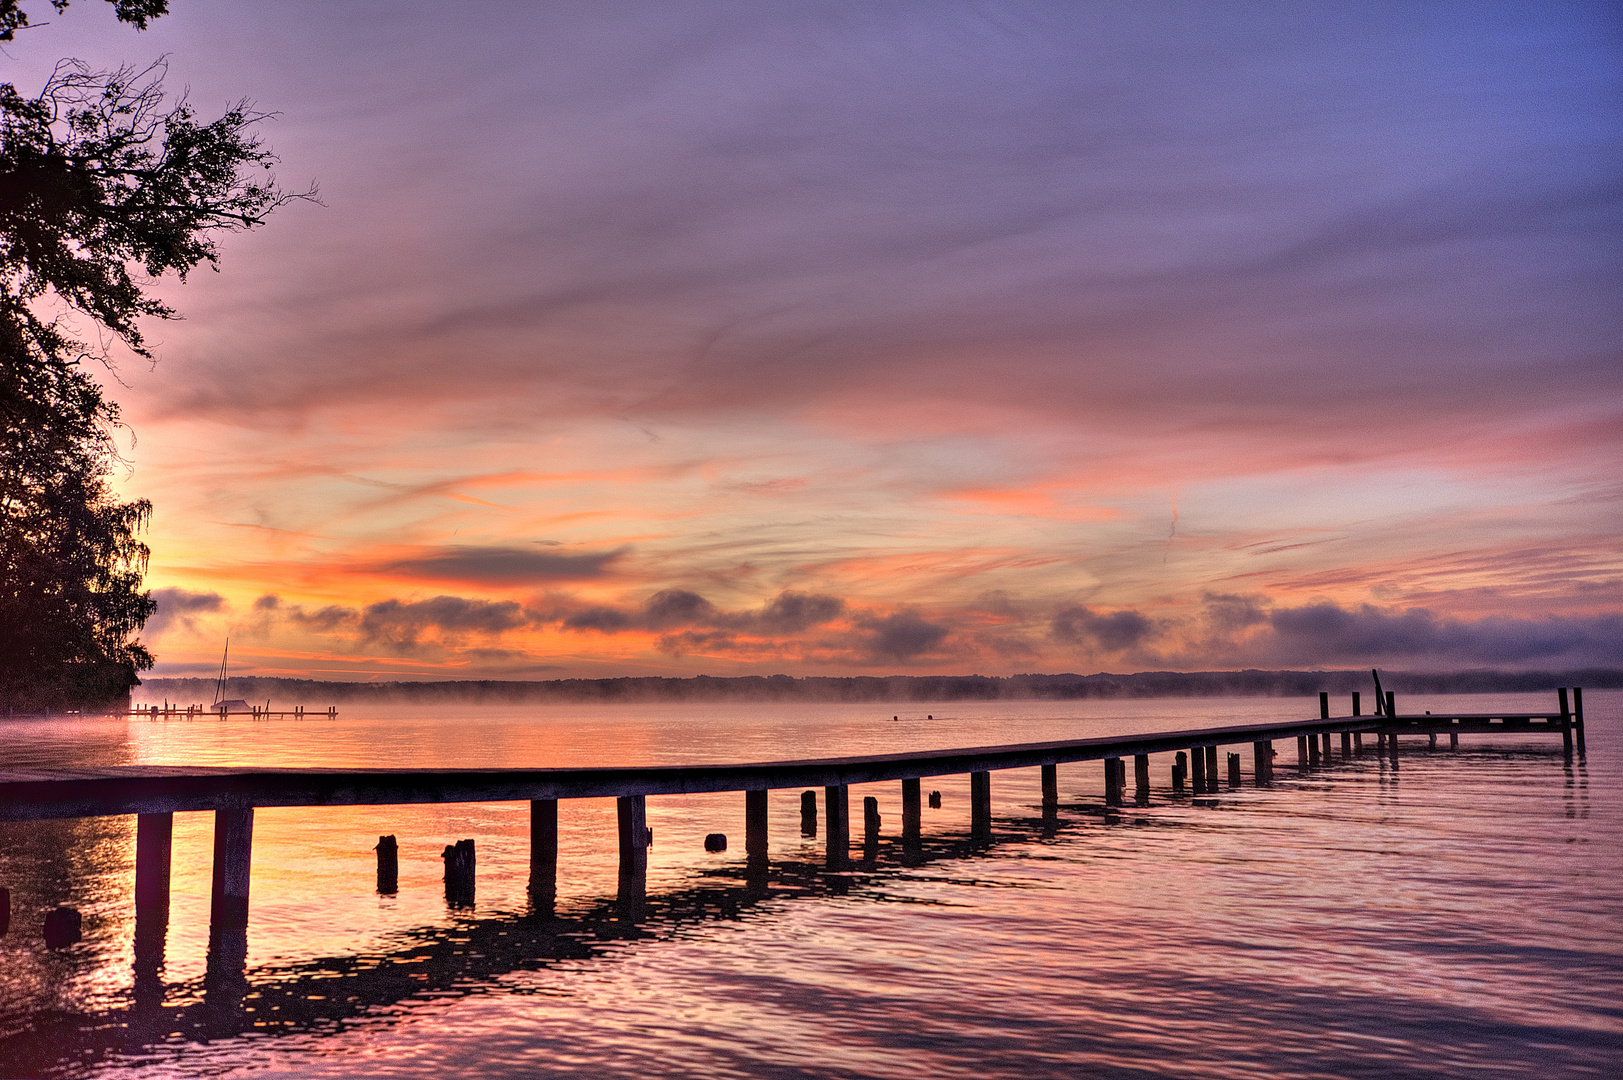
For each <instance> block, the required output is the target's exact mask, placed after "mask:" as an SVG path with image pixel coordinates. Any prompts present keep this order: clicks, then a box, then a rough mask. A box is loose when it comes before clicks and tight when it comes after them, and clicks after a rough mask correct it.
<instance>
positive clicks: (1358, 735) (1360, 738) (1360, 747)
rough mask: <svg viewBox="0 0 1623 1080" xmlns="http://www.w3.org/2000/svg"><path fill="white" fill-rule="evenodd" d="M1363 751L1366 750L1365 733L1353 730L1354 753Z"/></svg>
mask: <svg viewBox="0 0 1623 1080" xmlns="http://www.w3.org/2000/svg"><path fill="white" fill-rule="evenodd" d="M1354 715H1356V714H1354ZM1363 752H1364V733H1363V732H1362V731H1355V732H1353V753H1355V754H1362V753H1363Z"/></svg>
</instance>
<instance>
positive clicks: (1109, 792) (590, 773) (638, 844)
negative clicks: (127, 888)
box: [0, 689, 1584, 965]
mask: <svg viewBox="0 0 1623 1080" xmlns="http://www.w3.org/2000/svg"><path fill="white" fill-rule="evenodd" d="M1386 699H1387V700H1386V701H1385V702H1383V705H1385V706H1386V708H1387V710H1388V711H1387V712H1386V713H1385V714H1383V715H1377V716H1364V715H1360V713H1359V710H1358V705H1357V696H1356V695H1354V712H1353V714H1352V715H1350V716H1339V717H1332V716H1330V715H1329V712H1330V708H1329V698H1328V695H1320V710H1319V711H1320V715H1319V717H1317V718H1315V719H1312V720H1305V721H1295V722H1288V723H1272V724H1249V725H1239V726H1229V727H1216V728H1202V729H1195V730H1186V731H1173V732H1161V733H1147V734H1134V735H1117V736H1105V737H1099V738H1091V739H1074V740H1067V741H1061V742H1042V743H1024V744H1019V745H1013V746H981V747H971V748H966V749H957V750H931V751H921V752H912V753H900V754H875V755H866V756H859V757H839V758H818V759H811V760H802V761H774V762H760V763H752V764H737V765H663V766H646V767H637V768H620V767H598V768H572V769H251V768H197V767H184V766H159V765H147V766H118V767H106V768H85V769H6V770H0V820H6V821H31V820H43V819H51V818H75V817H96V816H104V815H113V814H134V815H137V821H138V824H137V833H136V871H135V908H136V928H135V936H136V952H137V963H138V965H139V964H140V963H141V961H142V955H143V953H145V954H146V955H148V956H150V955H151V953H152V950H153V949H154V948H156V949H157V950H158V953H159V955H161V951H162V941H163V936H164V931H165V928H166V927H167V925H168V916H169V877H170V850H171V835H172V829H173V815H174V814H175V813H177V812H195V811H205V810H212V811H214V814H215V831H214V870H213V894H212V895H213V901H212V904H211V908H210V912H211V914H210V930H211V942H215V941H216V939H219V938H220V935H221V934H225V935H227V936H226V937H225V938H223V939H220V940H219V941H218V943H217V946H216V944H211V956H212V955H213V954H214V951H215V950H216V947H218V949H219V950H222V951H224V952H228V953H230V954H232V955H235V954H237V953H238V952H241V951H243V950H244V949H245V941H246V938H245V937H244V936H243V935H245V933H246V927H247V924H248V913H249V906H248V898H249V885H250V879H251V863H252V846H253V823H254V810H255V809H256V808H257V807H263V806H278V807H279V806H311V807H315V806H354V805H384V804H406V803H456V802H521V801H528V802H529V804H530V839H531V843H530V893H531V899H532V902H533V904H534V906H535V907H536V909H537V910H538V911H543V912H550V911H551V910H552V907H553V904H554V901H555V899H556V895H557V882H558V802H559V800H564V799H587V798H613V799H616V800H617V802H618V820H619V828H618V830H617V832H618V840H619V858H620V875H619V893H620V900H621V902H622V903H623V904H624V905H625V909H626V911H627V912H628V913H629V914H630V915H631V916H632V917H633V918H634V917H636V914H637V912H639V911H640V910H641V907H642V904H643V900H644V894H645V892H646V886H647V867H648V855H647V848H648V844H649V841H650V834H649V831H648V828H647V817H646V799H647V798H648V797H649V796H655V797H658V796H665V795H688V794H697V793H712V792H742V793H744V806H743V810H744V817H745V829H744V831H745V851H746V854H747V856H748V861H749V864H750V867H751V869H752V871H755V872H763V873H764V871H765V868H766V865H767V821H768V817H767V798H768V794H767V793H768V792H769V791H771V790H774V789H792V788H799V789H808V790H805V791H804V793H803V795H802V801H801V807H802V834H803V835H815V831H816V827H817V815H816V794H815V789H816V788H822V789H823V804H824V807H823V819H824V820H823V832H824V837H825V843H826V848H827V867H828V869H829V870H831V871H841V870H844V869H845V868H847V867H848V866H849V865H850V843H851V837H850V831H851V830H850V809H849V797H848V791H849V788H850V785H852V784H870V783H883V782H895V781H900V782H901V785H902V840H903V850H904V851H907V850H916V849H917V846H918V844H919V839H920V780H921V779H922V778H924V777H935V776H947V775H954V774H962V773H968V774H969V775H970V781H971V783H970V821H969V834H970V837H971V839H972V841H973V842H975V843H978V844H985V843H990V842H991V841H992V839H993V822H992V802H991V785H992V779H991V774H992V773H993V772H997V771H999V770H1003V769H1019V768H1032V767H1038V768H1041V770H1042V811H1043V814H1044V816H1045V818H1051V817H1052V816H1053V815H1054V814H1055V813H1056V812H1057V809H1058V802H1059V796H1058V780H1057V770H1058V766H1060V765H1062V764H1073V763H1077V762H1087V761H1103V762H1104V763H1105V772H1104V781H1105V804H1106V806H1107V808H1113V807H1116V806H1120V805H1121V804H1122V803H1123V802H1124V799H1125V788H1126V777H1127V771H1126V759H1127V758H1129V757H1130V758H1132V759H1133V766H1134V768H1133V776H1134V785H1133V786H1134V791H1133V801H1134V803H1135V804H1136V805H1138V806H1146V805H1148V804H1149V802H1150V797H1151V791H1150V783H1149V779H1150V771H1149V759H1150V755H1152V754H1169V753H1170V754H1174V755H1175V756H1176V759H1177V762H1178V763H1177V764H1175V765H1174V766H1173V770H1174V771H1173V777H1172V784H1171V792H1172V797H1173V798H1174V799H1178V798H1182V797H1185V796H1186V795H1193V796H1200V795H1203V794H1213V793H1216V792H1217V791H1218V788H1219V781H1220V779H1221V777H1220V775H1219V769H1218V761H1219V758H1218V748H1219V747H1230V746H1235V747H1241V748H1243V747H1245V746H1246V745H1247V744H1249V745H1250V747H1251V750H1252V754H1251V759H1252V761H1253V762H1254V767H1253V771H1252V777H1251V779H1252V782H1253V783H1254V784H1258V785H1262V786H1266V785H1268V784H1269V783H1271V782H1272V781H1273V779H1274V775H1275V769H1276V767H1277V765H1278V763H1277V762H1276V760H1275V758H1276V754H1275V751H1274V749H1273V744H1274V742H1275V741H1278V740H1290V739H1294V740H1296V743H1297V754H1298V757H1297V766H1298V768H1299V769H1300V770H1302V771H1304V772H1305V771H1310V770H1313V769H1316V768H1319V767H1320V766H1321V765H1324V764H1328V763H1329V762H1330V761H1331V760H1332V752H1333V747H1334V741H1333V739H1332V736H1338V735H1339V736H1340V750H1341V755H1342V757H1343V758H1344V759H1346V758H1348V757H1350V756H1356V755H1361V754H1362V753H1363V752H1364V750H1363V736H1365V735H1374V737H1375V740H1376V749H1377V751H1378V752H1379V753H1381V754H1383V755H1388V756H1390V757H1391V759H1392V760H1393V761H1394V762H1395V761H1396V759H1397V757H1398V755H1399V752H1400V740H1402V739H1405V738H1409V739H1413V738H1414V737H1416V736H1422V735H1423V736H1427V737H1428V741H1429V745H1430V746H1433V747H1435V746H1436V736H1437V735H1438V734H1442V733H1445V732H1446V733H1447V734H1449V736H1450V746H1451V747H1454V746H1457V745H1458V741H1459V737H1460V736H1462V735H1470V736H1482V735H1496V734H1514V735H1523V736H1525V735H1528V734H1548V735H1551V736H1558V737H1560V738H1561V740H1562V746H1563V749H1564V751H1565V752H1566V753H1567V754H1568V755H1570V754H1571V753H1572V752H1573V751H1574V749H1575V748H1576V750H1577V752H1578V753H1579V754H1582V753H1583V751H1584V735H1583V732H1584V728H1583V692H1582V691H1581V690H1579V689H1574V690H1573V691H1572V697H1571V698H1570V700H1569V697H1568V693H1567V691H1566V690H1565V689H1563V690H1561V691H1559V692H1558V694H1557V708H1556V710H1555V711H1553V712H1548V713H1510V714H1506V713H1493V714H1450V713H1438V714H1435V715H1434V714H1431V713H1426V714H1422V715H1400V714H1397V713H1396V709H1395V703H1394V700H1393V696H1392V695H1391V694H1388V695H1386ZM1226 760H1227V766H1228V767H1227V783H1228V785H1229V786H1230V787H1231V788H1232V787H1236V786H1238V785H1239V784H1240V783H1241V782H1242V776H1241V772H1240V767H1241V766H1240V763H1241V761H1242V760H1243V757H1242V755H1241V754H1236V753H1230V754H1229V755H1228V756H1227V759H1226ZM1189 764H1192V765H1193V768H1192V769H1190V768H1189ZM1186 785H1187V786H1188V788H1192V790H1187V789H1186ZM930 801H931V805H932V806H936V805H938V803H939V799H938V797H937V795H936V793H934V792H932V793H931V800H930ZM879 831H880V820H879V814H878V810H877V807H876V806H875V805H874V804H872V803H871V802H869V803H867V804H865V807H864V829H863V840H864V848H865V852H866V857H867V858H869V859H871V858H872V857H873V856H872V851H873V850H874V849H875V846H876V844H877V840H878V835H879ZM464 845H466V846H465V848H464ZM397 850H398V849H397V845H396V842H395V838H394V837H392V836H390V837H380V838H379V842H378V858H379V867H378V869H379V873H378V881H379V888H380V890H382V889H384V887H385V883H386V882H387V883H388V884H389V888H390V890H391V891H392V888H393V882H394V879H395V872H394V871H395V859H396V852H397ZM446 860H447V870H446V874H447V876H446V883H447V896H448V898H450V897H451V892H452V885H453V871H454V873H455V875H456V877H457V880H456V889H457V892H458V894H459V895H461V894H462V892H463V890H464V889H465V890H466V894H467V895H469V896H471V891H472V882H473V874H474V844H473V841H472V840H467V841H463V842H462V843H461V844H458V845H456V846H455V848H454V849H453V848H447V849H446ZM3 884H4V883H0V885H3Z"/></svg>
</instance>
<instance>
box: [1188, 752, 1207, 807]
mask: <svg viewBox="0 0 1623 1080" xmlns="http://www.w3.org/2000/svg"><path fill="white" fill-rule="evenodd" d="M1189 781H1190V783H1189V786H1190V787H1192V788H1193V789H1194V794H1196V795H1203V794H1205V793H1206V748H1205V747H1203V746H1192V747H1190V748H1189Z"/></svg>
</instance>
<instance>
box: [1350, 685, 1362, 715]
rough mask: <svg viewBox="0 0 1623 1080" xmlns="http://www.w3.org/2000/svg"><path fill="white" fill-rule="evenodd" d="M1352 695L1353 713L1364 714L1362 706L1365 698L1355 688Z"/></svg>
mask: <svg viewBox="0 0 1623 1080" xmlns="http://www.w3.org/2000/svg"><path fill="white" fill-rule="evenodd" d="M1352 695H1353V715H1354V716H1363V715H1364V710H1363V709H1362V708H1361V705H1362V702H1363V698H1362V697H1361V696H1360V695H1359V693H1358V691H1357V690H1354V691H1353V692H1352Z"/></svg>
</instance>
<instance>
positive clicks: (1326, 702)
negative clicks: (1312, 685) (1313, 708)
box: [1319, 690, 1330, 720]
mask: <svg viewBox="0 0 1623 1080" xmlns="http://www.w3.org/2000/svg"><path fill="white" fill-rule="evenodd" d="M1319 719H1320V720H1328V719H1330V691H1328V690H1320V691H1319Z"/></svg>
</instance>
